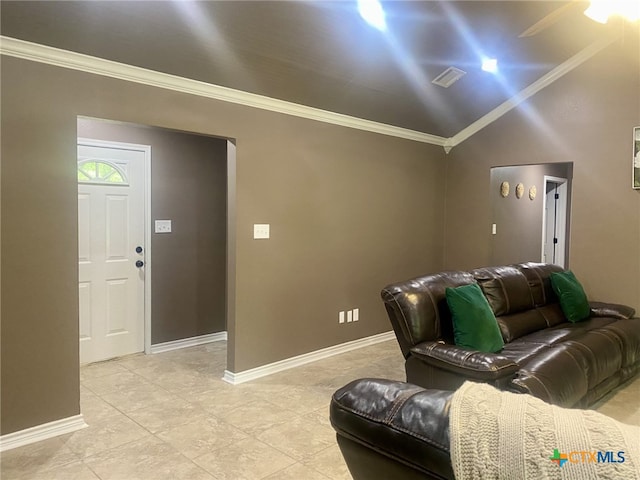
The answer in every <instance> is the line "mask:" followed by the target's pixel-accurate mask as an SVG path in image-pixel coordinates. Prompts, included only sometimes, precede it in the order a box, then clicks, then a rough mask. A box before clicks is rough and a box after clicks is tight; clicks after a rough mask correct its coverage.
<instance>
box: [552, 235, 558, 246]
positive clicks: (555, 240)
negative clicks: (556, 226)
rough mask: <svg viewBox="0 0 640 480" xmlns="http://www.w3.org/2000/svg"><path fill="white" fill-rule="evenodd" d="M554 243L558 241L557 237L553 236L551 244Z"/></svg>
mask: <svg viewBox="0 0 640 480" xmlns="http://www.w3.org/2000/svg"><path fill="white" fill-rule="evenodd" d="M556 243H558V239H557V238H555V237H554V238H553V244H554V245H555V244H556Z"/></svg>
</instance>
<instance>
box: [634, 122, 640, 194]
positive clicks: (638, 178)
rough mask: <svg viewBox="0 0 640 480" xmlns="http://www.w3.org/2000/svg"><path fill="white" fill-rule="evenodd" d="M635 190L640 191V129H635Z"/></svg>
mask: <svg viewBox="0 0 640 480" xmlns="http://www.w3.org/2000/svg"><path fill="white" fill-rule="evenodd" d="M632 185H633V188H635V189H636V190H640V127H635V128H634V129H633V179H632Z"/></svg>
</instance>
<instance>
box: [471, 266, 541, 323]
mask: <svg viewBox="0 0 640 480" xmlns="http://www.w3.org/2000/svg"><path fill="white" fill-rule="evenodd" d="M471 274H472V275H473V277H474V278H475V279H476V281H477V282H478V283H479V284H480V288H482V292H483V293H484V295H485V297H487V301H488V302H489V305H490V306H491V309H492V310H493V313H494V314H495V316H496V317H498V316H501V315H509V314H513V313H518V312H521V311H523V310H529V309H531V308H533V299H532V297H531V290H530V289H529V282H528V281H527V278H526V277H525V276H524V275H523V274H522V272H521V271H520V270H518V269H517V268H515V267H511V266H506V267H485V268H477V269H475V270H473V271H472V272H471Z"/></svg>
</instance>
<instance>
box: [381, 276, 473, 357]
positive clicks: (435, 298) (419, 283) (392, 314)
mask: <svg viewBox="0 0 640 480" xmlns="http://www.w3.org/2000/svg"><path fill="white" fill-rule="evenodd" d="M472 283H475V280H474V279H473V276H472V275H471V274H470V273H468V272H442V273H437V274H435V275H426V276H423V277H417V278H414V279H411V280H408V281H405V282H400V283H395V284H391V285H388V286H387V287H385V288H384V289H383V290H382V292H381V296H382V300H383V301H384V305H385V308H386V310H387V313H388V314H389V320H391V325H392V326H393V329H394V331H395V334H396V337H397V339H398V343H399V344H400V349H401V350H402V353H403V354H404V356H405V358H406V357H408V356H409V350H410V348H411V347H413V346H415V345H417V344H419V343H422V342H425V341H428V340H441V339H442V340H444V341H446V342H448V343H453V325H452V320H451V312H450V311H449V307H448V306H447V300H446V297H445V289H446V288H447V287H459V286H461V285H469V284H472Z"/></svg>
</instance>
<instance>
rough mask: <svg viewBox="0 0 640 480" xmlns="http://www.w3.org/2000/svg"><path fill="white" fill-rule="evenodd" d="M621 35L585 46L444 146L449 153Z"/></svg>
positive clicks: (449, 139) (608, 37)
mask: <svg viewBox="0 0 640 480" xmlns="http://www.w3.org/2000/svg"><path fill="white" fill-rule="evenodd" d="M620 37H621V34H616V35H612V36H607V37H606V38H603V39H602V40H598V41H596V42H594V43H592V44H591V45H589V46H588V47H586V48H584V49H583V50H581V51H580V52H578V53H577V54H575V55H574V56H573V57H571V58H569V59H568V60H567V61H565V62H564V63H561V64H560V65H558V66H557V67H556V68H554V69H553V70H551V71H550V72H548V73H547V74H545V75H543V76H542V77H540V78H539V79H538V80H536V81H535V82H533V83H532V84H531V85H529V86H528V87H526V88H525V89H523V90H521V91H520V92H518V93H517V94H516V95H514V96H513V97H511V98H510V99H509V100H507V101H506V102H504V103H502V104H501V105H498V106H497V107H496V108H494V109H493V110H491V111H490V112H489V113H487V114H486V115H485V116H483V117H482V118H480V119H478V120H476V121H475V122H473V123H472V124H470V125H469V126H468V127H466V128H463V129H462V130H460V131H459V132H458V133H456V134H455V135H454V136H453V137H451V138H448V139H447V140H446V141H445V144H444V145H443V147H444V148H445V151H446V153H449V151H451V149H452V148H453V147H455V146H456V145H460V144H461V143H462V142H464V141H465V140H467V139H468V138H469V137H471V136H472V135H474V134H476V133H478V132H479V131H480V130H482V129H483V128H484V127H486V126H488V125H490V124H491V123H493V122H495V121H496V120H497V119H499V118H500V117H502V116H503V115H504V114H506V113H507V112H509V111H510V110H512V109H514V108H515V107H517V106H518V105H519V104H521V103H522V102H524V101H525V100H526V99H528V98H529V97H531V96H533V95H535V94H536V93H538V92H539V91H540V90H542V89H543V88H545V87H548V86H549V85H551V84H552V83H553V82H555V81H556V80H558V79H559V78H561V77H562V76H564V75H566V74H567V73H569V72H570V71H572V70H573V69H574V68H576V67H578V66H580V65H582V64H583V63H584V62H586V61H587V60H589V59H590V58H592V57H593V56H594V55H596V54H597V53H598V52H600V51H602V50H604V49H605V48H607V47H608V46H609V45H611V44H612V43H613V42H615V41H616V40H618V39H619V38H620ZM447 149H448V150H447Z"/></svg>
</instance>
